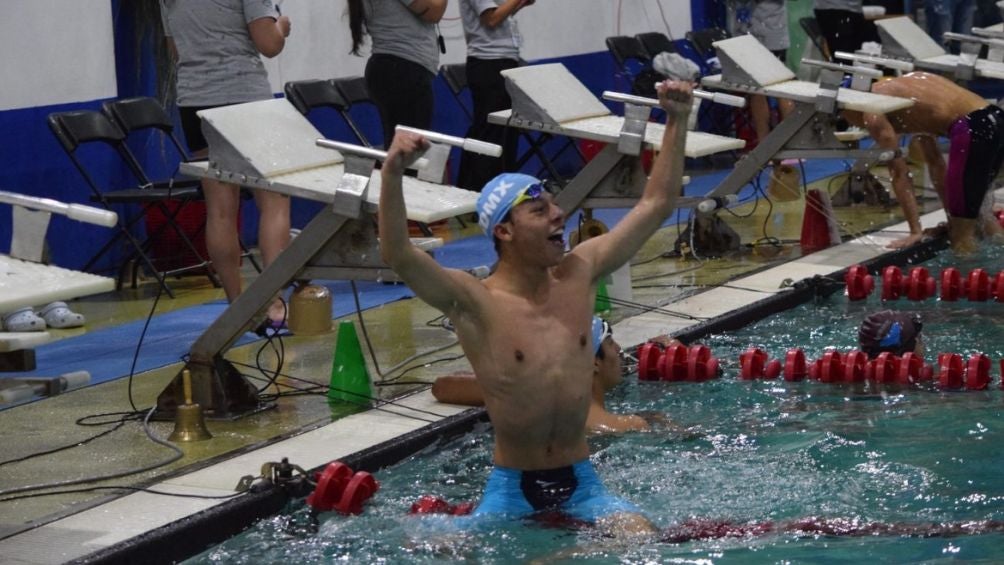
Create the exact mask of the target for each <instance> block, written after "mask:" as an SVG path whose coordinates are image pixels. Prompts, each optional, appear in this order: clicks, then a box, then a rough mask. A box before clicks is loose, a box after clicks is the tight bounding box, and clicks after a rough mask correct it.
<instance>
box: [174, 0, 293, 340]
mask: <svg viewBox="0 0 1004 565" xmlns="http://www.w3.org/2000/svg"><path fill="white" fill-rule="evenodd" d="M160 8H161V20H162V22H163V25H164V34H165V35H166V36H167V42H168V50H169V51H170V52H171V55H172V57H173V58H174V60H175V62H176V65H177V91H178V111H179V114H180V115H181V125H182V129H183V130H184V132H185V139H186V141H187V142H188V149H189V151H190V152H191V154H192V156H193V157H195V158H205V157H206V156H207V155H208V145H209V144H208V143H207V142H206V138H205V137H204V136H203V135H202V124H201V120H200V119H199V116H198V115H197V114H196V113H197V112H198V111H200V110H205V109H208V108H215V107H219V106H227V105H230V104H239V103H243V102H254V101H256V100H270V99H272V87H271V85H270V84H269V82H268V73H267V72H266V71H265V65H264V64H263V63H262V60H261V57H260V56H259V55H264V56H266V57H269V58H271V57H275V56H276V55H278V54H279V53H281V52H282V49H283V47H285V45H286V37H288V36H289V31H290V21H289V18H288V17H286V16H282V15H280V14H279V12H278V10H276V8H275V6H273V5H272V1H271V0H213V1H211V2H210V1H207V0H161V4H160ZM202 192H203V194H204V196H205V199H206V213H207V218H206V247H207V249H208V251H209V258H210V259H211V260H212V262H213V269H214V270H215V271H216V274H217V275H218V276H219V277H220V282H221V283H222V284H223V291H224V292H225V293H226V295H227V301H228V302H233V301H234V299H236V298H237V296H239V295H240V293H241V274H240V259H241V247H240V239H239V237H238V233H237V218H238V212H239V211H240V202H241V201H240V187H238V186H237V185H235V184H230V183H225V182H220V181H218V180H213V179H202ZM254 197H255V203H256V204H257V206H258V210H259V212H260V214H261V218H260V223H259V227H258V246H259V248H260V250H261V255H262V261H263V262H264V264H265V266H266V267H268V265H269V264H271V263H272V261H274V260H275V258H276V257H278V256H279V254H280V253H282V250H283V249H285V248H286V246H287V245H289V198H288V197H287V196H284V195H281V194H278V193H275V192H270V191H267V190H255V191H254ZM285 314H286V312H285V305H284V304H283V303H282V301H281V300H279V299H276V301H275V302H274V303H273V304H272V306H270V307H269V311H268V319H267V320H266V322H265V323H264V324H263V325H262V326H261V327H260V328H259V329H258V330H257V331H258V332H259V333H264V330H265V328H266V327H271V328H273V329H278V328H280V327H282V326H283V325H284V323H285Z"/></svg>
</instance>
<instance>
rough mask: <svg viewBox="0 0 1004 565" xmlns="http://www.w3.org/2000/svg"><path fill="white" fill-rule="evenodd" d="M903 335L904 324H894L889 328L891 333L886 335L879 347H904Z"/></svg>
mask: <svg viewBox="0 0 1004 565" xmlns="http://www.w3.org/2000/svg"><path fill="white" fill-rule="evenodd" d="M902 335H903V326H902V324H900V323H899V322H893V324H892V327H891V328H889V333H887V334H885V337H883V338H882V341H880V342H879V347H899V346H900V345H902V339H901V338H902Z"/></svg>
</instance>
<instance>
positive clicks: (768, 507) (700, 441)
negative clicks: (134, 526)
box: [191, 252, 1004, 563]
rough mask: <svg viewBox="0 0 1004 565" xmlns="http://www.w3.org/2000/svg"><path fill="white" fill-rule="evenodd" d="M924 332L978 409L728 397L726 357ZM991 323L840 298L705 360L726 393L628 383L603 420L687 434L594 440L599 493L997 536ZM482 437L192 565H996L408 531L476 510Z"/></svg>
mask: <svg viewBox="0 0 1004 565" xmlns="http://www.w3.org/2000/svg"><path fill="white" fill-rule="evenodd" d="M1002 264H1004V260H1002V259H1000V258H994V257H992V256H991V255H990V254H989V252H988V253H987V254H984V255H982V256H980V257H976V258H973V259H970V260H967V262H965V263H961V262H959V261H958V260H956V259H955V258H954V256H953V255H952V254H951V253H945V254H943V255H942V257H940V258H939V259H937V260H936V261H934V262H931V263H928V264H925V266H926V267H928V268H929V269H930V270H931V271H932V273H933V274H934V275H935V276H937V274H938V272H939V271H940V269H941V268H943V267H946V266H956V267H958V268H959V269H960V271H962V272H963V275H965V274H966V273H968V271H969V269H971V268H974V267H984V268H986V269H987V270H988V271H990V272H991V273H992V274H995V273H996V272H997V271H998V270H1000V269H1001V268H1002V266H1004V265H1002ZM886 307H888V308H892V309H898V310H913V311H918V312H920V313H921V315H922V317H923V318H924V334H925V343H926V345H927V355H926V359H927V361H928V362H931V361H932V360H933V358H934V356H935V355H936V354H937V353H938V352H941V351H950V352H958V353H963V354H964V355H965V356H966V357H968V355H969V354H970V353H972V352H975V351H979V352H982V353H985V354H987V355H989V356H990V358H991V359H992V361H993V367H994V368H993V370H992V375H993V381H994V382H993V383H992V385H991V388H990V389H989V390H987V391H969V392H940V391H937V390H934V389H933V388H928V389H924V388H899V389H881V390H880V389H875V388H868V387H866V386H864V385H832V384H823V383H818V382H800V383H787V382H783V381H756V382H748V381H741V380H739V379H738V378H737V377H736V375H737V371H738V356H739V353H741V352H742V351H744V350H745V349H746V348H747V347H748V346H750V345H757V346H760V347H763V348H764V349H765V350H766V351H767V352H768V353H769V354H770V356H771V357H772V358H777V357H780V356H782V355H783V353H784V352H785V351H786V350H787V349H788V348H789V347H803V348H804V349H805V352H806V354H807V357H809V358H811V359H815V358H817V357H818V356H819V355H820V354H821V352H822V351H823V350H824V348H825V347H826V346H836V347H838V348H839V349H840V350H841V351H846V350H848V349H850V348H851V347H852V346H854V345H855V344H856V335H857V334H856V332H857V326H858V324H859V323H860V321H861V319H862V318H863V317H864V316H865V314H866V313H867V312H870V311H873V310H875V309H878V308H886ZM1002 310H1004V305H1002V304H996V303H970V302H968V301H965V300H963V301H960V302H956V303H942V302H940V301H935V300H929V301H926V302H919V303H917V302H908V301H905V300H901V301H898V302H891V303H887V304H881V303H880V301H879V300H878V292H877V291H876V293H874V294H873V296H872V297H871V298H869V299H868V300H866V301H863V302H857V303H851V302H848V301H847V299H846V298H845V297H843V296H841V295H840V294H839V293H837V294H835V295H833V296H831V297H829V298H826V299H822V300H821V301H819V302H816V303H811V304H806V305H803V306H800V307H798V308H795V309H793V310H792V311H789V312H786V313H782V314H779V315H775V316H772V317H771V318H769V319H766V320H763V321H761V322H759V323H757V324H754V325H751V326H749V327H747V328H744V329H743V330H741V331H736V332H730V333H729V334H727V335H714V336H709V337H708V338H707V339H706V340H704V343H705V344H706V345H708V346H710V347H711V349H712V351H713V352H714V354H715V355H717V356H718V357H719V358H720V359H722V362H723V367H724V369H725V376H724V377H723V378H721V379H718V380H714V381H710V382H706V383H658V382H657V383H651V382H638V381H637V379H634V378H629V379H627V382H626V383H625V384H624V385H622V386H621V387H620V388H619V389H618V390H616V391H615V392H614V393H613V395H612V397H611V399H610V402H609V403H608V404H609V406H610V408H611V409H613V410H614V411H618V412H633V411H659V412H664V413H666V414H667V415H668V416H669V417H670V418H671V419H672V420H673V421H674V422H675V423H677V424H682V425H684V426H687V427H688V428H689V429H690V430H691V432H693V434H691V435H689V436H682V435H680V434H678V433H671V432H658V431H656V432H650V433H635V434H625V435H622V436H613V437H601V438H595V439H592V440H591V445H592V448H593V455H592V460H593V463H594V464H595V466H596V468H597V470H598V472H599V474H600V476H601V477H603V479H604V481H605V483H606V484H607V486H608V488H609V489H610V490H612V491H613V492H615V493H616V494H618V495H620V496H623V497H624V498H627V499H629V500H631V501H633V502H634V503H636V504H637V505H638V506H639V507H640V508H641V509H642V510H643V511H644V512H645V513H646V514H647V515H648V516H649V517H650V518H651V519H652V520H653V522H654V523H656V525H657V526H659V527H663V528H669V527H672V526H673V525H674V524H679V523H681V522H685V521H687V520H690V519H694V518H703V519H712V520H725V521H729V522H734V523H759V522H765V521H770V522H773V523H783V522H785V521H787V520H795V519H800V518H807V517H819V518H826V519H838V518H839V519H847V520H854V521H858V522H860V523H868V522H879V523H883V524H910V525H917V526H924V525H931V524H940V523H950V524H960V523H964V522H971V521H983V520H998V521H999V520H1004V449H1002V448H1001V445H1002V444H1004V425H1002V422H1001V407H1002V405H1004V391H1001V390H1000V389H999V383H1000V376H999V373H998V361H999V360H1000V358H1001V357H1004V317H1002V316H1001V315H1000V314H1001V313H1002ZM491 453H492V438H491V433H490V430H489V429H488V427H487V426H483V427H481V428H479V429H477V430H475V431H474V432H472V433H470V434H467V435H465V436H463V437H461V438H458V439H455V440H452V441H449V442H446V443H443V444H440V445H438V446H435V447H433V448H430V449H427V450H425V451H423V452H422V453H420V454H418V455H415V456H413V457H411V458H409V459H407V460H405V461H404V462H402V463H400V464H398V465H395V466H393V467H391V468H388V469H384V470H382V471H380V472H378V473H377V474H376V476H377V478H378V480H379V481H380V482H381V488H380V491H379V492H378V493H377V494H376V496H375V497H374V498H373V499H372V500H371V501H370V502H368V503H367V506H366V508H365V510H364V512H363V514H362V515H361V516H355V517H344V516H340V515H337V514H324V515H322V524H321V526H320V530H319V532H317V533H315V534H302V533H296V530H297V528H296V525H297V524H302V523H304V522H305V521H306V516H307V512H306V510H305V509H304V508H303V504H302V503H301V502H298V503H296V504H294V505H293V506H291V507H290V508H289V510H288V512H287V513H284V514H282V515H279V516H276V517H273V518H270V519H268V520H265V521H263V522H261V523H259V524H258V525H256V526H255V527H253V528H252V529H251V530H249V531H248V532H246V533H244V534H242V535H241V536H239V537H237V538H235V539H233V540H230V541H228V542H226V543H224V544H222V545H220V546H218V547H216V548H214V549H212V550H210V551H207V552H206V553H204V554H202V555H200V556H198V557H196V558H194V559H193V560H191V562H193V563H207V562H212V563H264V562H280V561H282V562H297V563H312V562H316V563H327V562H333V561H346V562H352V563H357V562H358V563H374V562H386V563H401V562H416V561H417V562H436V563H449V562H455V563H461V562H471V561H473V562H479V563H513V562H524V561H530V560H534V559H541V560H544V561H546V562H565V561H568V560H574V562H576V563H580V562H596V563H613V562H632V563H633V562H652V563H666V562H675V563H739V562H741V563H749V562H756V563H776V562H811V563H859V562H878V561H881V562H887V563H916V562H941V561H949V560H951V561H955V560H965V561H969V562H981V561H982V562H986V563H994V562H999V561H1000V559H1001V557H1000V555H1001V548H1004V534H1001V533H987V534H981V535H964V536H955V537H931V538H921V537H902V536H895V535H876V536H856V537H837V536H819V535H815V536H813V535H807V534H795V533H790V532H777V531H773V532H770V533H767V534H764V535H758V536H744V537H732V538H723V539H704V540H697V541H689V542H685V543H664V542H650V543H632V544H623V543H617V542H616V541H612V540H608V539H602V538H599V537H598V536H596V534H595V533H594V532H591V531H588V530H587V531H571V530H567V529H558V528H545V527H542V526H540V525H537V524H529V523H522V522H513V523H508V524H504V525H500V526H497V527H493V528H491V529H488V530H485V531H480V530H479V531H475V532H470V533H468V534H466V535H464V536H455V535H447V533H448V532H450V531H451V528H449V527H448V524H444V523H443V522H449V520H451V519H450V518H447V517H441V516H436V517H416V516H411V515H408V509H409V507H410V506H411V504H412V503H413V502H414V501H415V500H416V499H417V498H418V497H419V496H421V495H423V494H435V495H439V496H442V497H444V498H446V499H447V500H449V501H451V502H461V501H467V500H477V498H478V496H479V495H480V492H481V488H482V486H483V485H484V481H485V479H486V477H487V475H488V472H489V470H490V468H491ZM573 552H574V559H573V558H572V555H573Z"/></svg>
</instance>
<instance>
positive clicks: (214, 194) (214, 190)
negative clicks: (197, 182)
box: [202, 179, 241, 302]
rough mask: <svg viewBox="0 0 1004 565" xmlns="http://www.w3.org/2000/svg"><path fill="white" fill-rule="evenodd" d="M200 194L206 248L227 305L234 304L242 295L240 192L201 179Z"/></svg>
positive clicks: (235, 186) (228, 185)
mask: <svg viewBox="0 0 1004 565" xmlns="http://www.w3.org/2000/svg"><path fill="white" fill-rule="evenodd" d="M202 192H203V194H204V195H205V199H206V249H207V250H208V251H209V258H210V259H211V260H212V262H213V270H215V271H216V275H217V276H218V277H219V278H220V284H222V285H223V292H225V293H226V295H227V302H233V301H234V299H236V298H237V297H238V296H239V295H240V293H241V272H240V259H241V246H240V240H239V239H238V237H237V212H238V209H239V207H240V189H239V188H238V187H237V185H235V184H229V183H225V182H220V181H217V180H212V179H202Z"/></svg>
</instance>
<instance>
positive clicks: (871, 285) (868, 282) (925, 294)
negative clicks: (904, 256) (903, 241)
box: [844, 265, 1004, 302]
mask: <svg viewBox="0 0 1004 565" xmlns="http://www.w3.org/2000/svg"><path fill="white" fill-rule="evenodd" d="M844 283H845V284H846V286H847V298H848V299H849V300H852V301H854V300H864V299H866V298H868V295H869V294H871V293H872V291H873V290H874V289H875V280H874V278H873V277H872V275H870V274H868V269H867V268H865V267H864V266H863V265H853V266H852V267H850V268H849V269H847V273H846V274H845V275H844ZM939 286H940V289H941V291H940V298H941V299H942V300H944V301H946V302H954V301H956V300H959V299H960V298H963V297H964V298H966V299H968V300H970V301H972V302H986V301H987V300H991V299H993V300H996V301H997V302H1004V271H1001V272H999V273H997V275H996V276H993V277H991V276H990V274H989V273H987V271H986V270H984V269H973V270H972V271H971V272H970V273H969V274H968V275H966V276H965V277H963V276H962V274H961V273H960V272H959V270H958V269H956V268H955V267H948V268H946V269H944V270H942V271H941V275H940V276H939V280H935V278H934V277H933V276H931V274H930V273H929V272H928V270H927V269H925V268H924V267H913V268H912V269H910V271H909V273H907V274H906V275H904V274H903V271H902V270H901V269H900V268H899V267H897V266H895V265H890V266H888V267H886V268H884V269H882V291H881V296H882V300H899V299H900V298H901V297H904V296H905V297H906V298H908V299H909V300H913V301H920V300H926V299H928V298H933V297H935V296H938V295H939V292H938V288H939Z"/></svg>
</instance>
